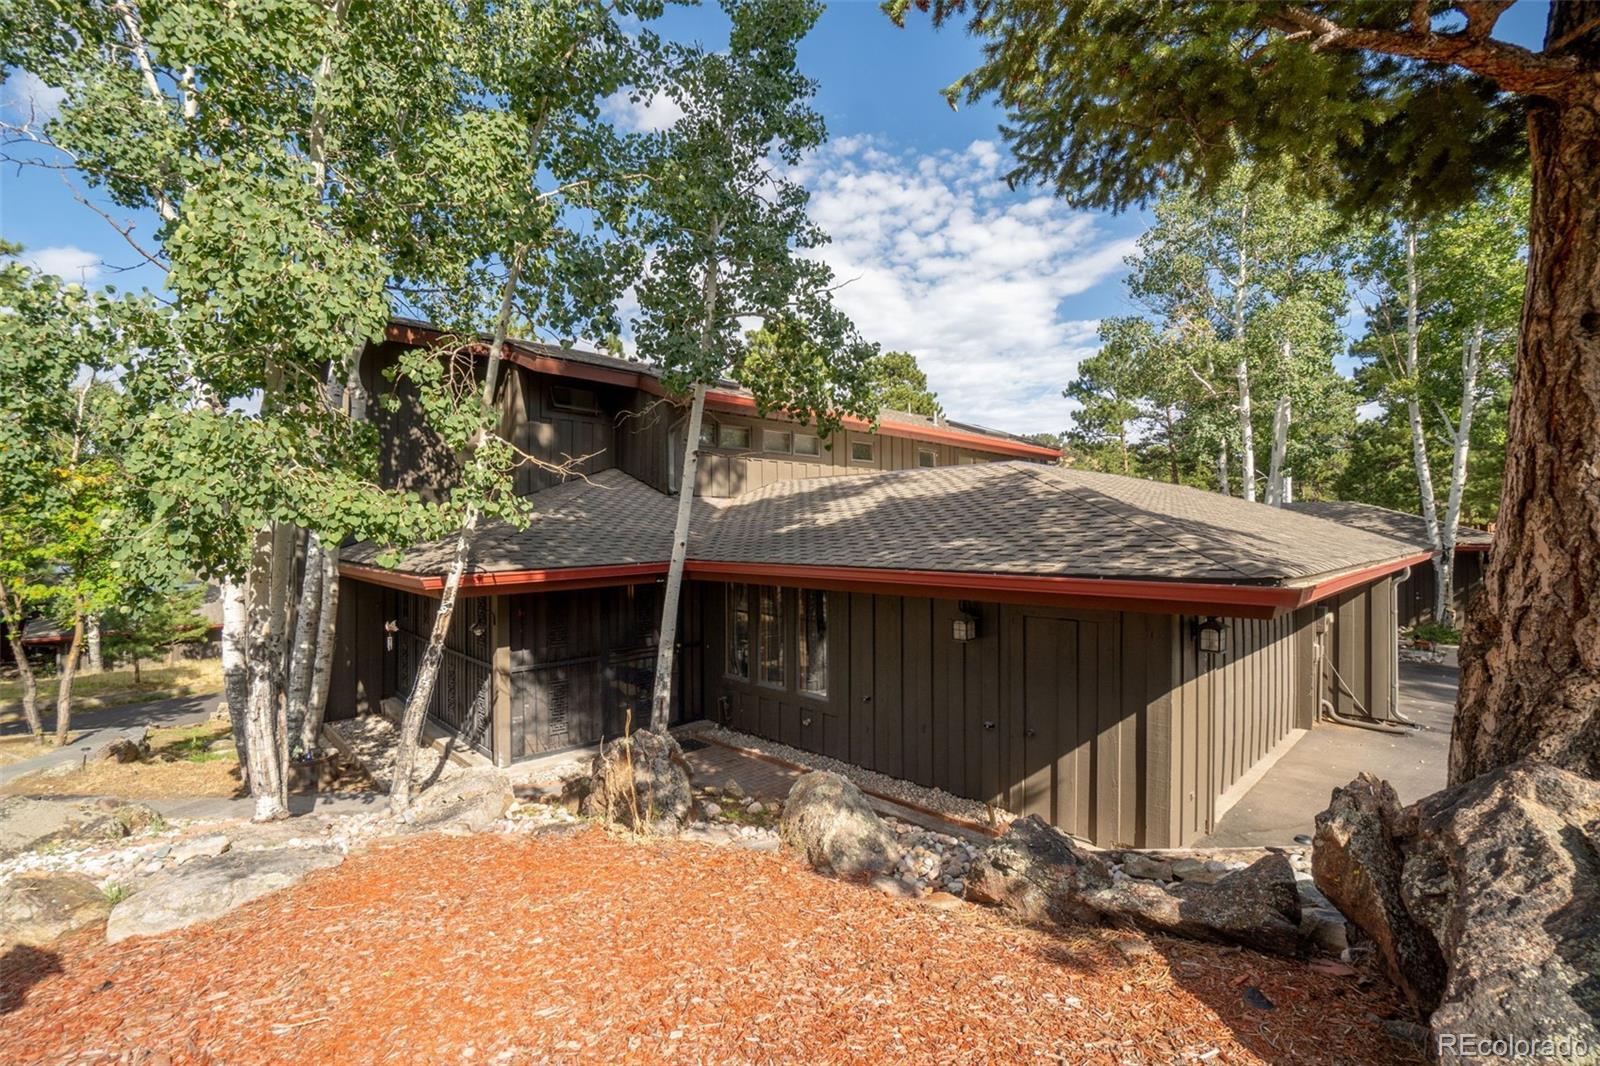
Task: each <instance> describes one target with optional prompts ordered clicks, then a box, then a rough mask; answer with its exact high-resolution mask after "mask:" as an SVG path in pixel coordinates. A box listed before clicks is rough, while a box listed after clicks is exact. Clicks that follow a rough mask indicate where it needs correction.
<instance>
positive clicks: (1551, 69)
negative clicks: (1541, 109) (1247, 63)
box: [1264, 7, 1583, 100]
mask: <svg viewBox="0 0 1600 1066" xmlns="http://www.w3.org/2000/svg"><path fill="white" fill-rule="evenodd" d="M1264 21H1265V23H1266V25H1269V26H1272V27H1274V28H1276V29H1279V30H1282V31H1284V32H1285V33H1291V34H1292V33H1297V32H1300V31H1309V32H1310V33H1311V35H1312V41H1311V45H1310V48H1311V50H1312V51H1313V52H1320V51H1323V50H1325V49H1332V50H1335V51H1342V52H1349V51H1367V52H1377V53H1379V54H1382V55H1392V56H1399V57H1401V58H1405V59H1420V60H1424V61H1426V62H1430V63H1442V64H1447V65H1450V66H1458V67H1461V68H1462V69H1464V70H1469V71H1471V72H1472V73H1474V74H1479V75H1482V76H1483V77H1485V78H1488V79H1489V80H1490V81H1492V82H1494V83H1495V84H1496V85H1498V86H1500V88H1502V89H1505V90H1506V91H1507V92H1514V93H1524V94H1536V95H1541V96H1549V97H1552V98H1554V99H1562V100H1566V99H1569V98H1575V97H1576V96H1578V94H1579V88H1580V82H1581V80H1582V78H1581V75H1582V73H1583V71H1582V68H1581V67H1580V65H1579V63H1578V61H1577V59H1576V58H1574V57H1566V58H1562V57H1556V56H1552V55H1549V54H1547V53H1538V52H1530V51H1528V49H1526V48H1522V47H1520V46H1518V45H1514V44H1508V43H1507V42H1505V41H1497V40H1494V39H1493V38H1489V37H1481V38H1480V37H1474V36H1472V35H1470V34H1469V33H1466V32H1461V33H1432V32H1424V33H1416V32H1408V31H1402V30H1378V29H1352V28H1350V27H1348V26H1341V25H1340V24H1339V23H1337V22H1335V21H1333V20H1332V19H1330V18H1328V17H1327V16H1325V15H1320V14H1317V13H1316V12H1314V11H1308V10H1306V9H1305V8H1302V7H1288V8H1284V9H1283V10H1282V11H1281V12H1279V13H1277V14H1269V15H1267V16H1266V17H1265V19H1264Z"/></svg>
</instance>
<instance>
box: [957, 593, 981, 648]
mask: <svg viewBox="0 0 1600 1066" xmlns="http://www.w3.org/2000/svg"><path fill="white" fill-rule="evenodd" d="M950 635H951V636H952V637H954V638H955V639H956V640H958V641H961V642H963V643H965V642H966V641H969V640H977V639H978V610H977V608H976V607H975V606H973V605H972V604H970V603H965V602H963V603H962V604H961V613H960V614H959V615H957V616H956V617H955V619H954V620H953V621H952V622H951V623H950Z"/></svg>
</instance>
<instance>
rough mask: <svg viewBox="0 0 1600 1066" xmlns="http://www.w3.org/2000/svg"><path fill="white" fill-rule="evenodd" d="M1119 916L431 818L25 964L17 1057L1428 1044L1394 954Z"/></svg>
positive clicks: (694, 1058) (845, 1054) (1344, 1054)
mask: <svg viewBox="0 0 1600 1066" xmlns="http://www.w3.org/2000/svg"><path fill="white" fill-rule="evenodd" d="M1118 936H1119V934H1115V933H1112V932H1109V931H1106V930H1098V929H1080V930H1074V931H1070V932H1068V933H1066V934H1052V933H1045V932H1040V931H1035V930H1031V929H1026V928H1021V927H1019V926H1017V925H1015V924H1013V923H1012V922H1010V921H1008V920H1006V919H1004V918H1003V917H1001V916H999V915H997V914H995V913H993V912H989V911H985V910H982V909H980V908H978V907H974V906H964V907H961V908H960V909H958V910H954V911H936V910H933V909H930V908H928V907H926V906H925V905H923V904H919V903H913V902H909V901H901V900H891V899H889V898H888V897H886V896H884V895H881V894H879V893H877V892H874V891H871V890H869V889H864V888H858V887H854V886H850V885H845V884H841V883H839V882H837V881H832V880H828V879H825V878H822V877H819V876H817V875H816V874H813V873H811V872H810V871H809V870H808V869H806V868H804V866H803V865H802V864H801V863H799V862H798V861H796V860H795V859H793V858H792V857H790V856H787V855H763V854H756V853H753V852H749V851H745V850H743V849H739V848H731V847H729V848H707V847H700V846H695V845H691V844H686V843H673V842H646V843H632V842H628V841H626V840H622V839H619V838H615V837H611V836H608V835H606V834H605V833H603V832H601V831H599V830H594V829H591V830H588V831H586V832H583V833H581V834H579V835H576V836H571V837H536V838H524V837H506V836H494V835H489V836H477V837H469V838H464V839H454V838H443V837H438V836H422V837H416V838H411V839H407V840H404V841H399V842H390V843H385V844H381V845H379V846H376V847H374V848H372V849H370V850H368V851H366V852H363V853H358V854H355V855H352V856H351V857H350V858H349V859H348V860H347V861H346V862H345V864H344V865H343V866H341V867H339V868H338V869H335V870H326V871H320V872H318V873H316V874H313V875H312V876H311V877H310V878H309V879H307V880H306V881H305V882H303V883H301V884H300V885H298V886H296V887H294V888H291V889H289V890H287V891H284V892H281V893H278V894H276V895H273V896H269V897H267V898H265V899H263V900H259V901H257V902H256V903H254V904H251V905H249V906H246V907H244V908H242V909H240V910H238V911H236V912H234V913H233V914H231V915H228V916H227V917H225V918H223V919H221V920H219V921H217V922H213V923H209V924H205V925H200V926H196V927H193V928H191V929H188V930H184V931H182V932H179V933H174V934H172V935H169V936H165V937H159V938H153V939H134V940H128V941H124V942H123V943H120V944H116V945H106V944H105V943H104V942H103V941H102V940H101V939H100V937H99V930H98V929H97V928H91V929H90V930H88V931H86V932H85V933H84V934H82V935H80V936H78V937H76V938H74V939H72V940H69V941H66V942H64V943H59V944H57V945H55V947H54V948H52V949H48V950H32V949H29V950H28V951H26V952H22V953H17V952H14V953H13V954H12V955H11V956H8V957H6V958H5V959H0V1014H3V1016H4V1018H5V1024H4V1025H3V1026H0V1061H5V1062H7V1063H17V1064H19V1066H20V1064H24V1063H63V1062H79V1061H88V1059H89V1056H90V1055H91V1053H93V1054H94V1055H95V1056H96V1061H107V1062H113V1061H115V1062H147V1061H153V1059H152V1058H151V1057H152V1056H156V1057H159V1058H160V1059H161V1060H162V1061H165V1062H170V1063H172V1064H174V1066H176V1064H184V1063H212V1062H228V1063H279V1062H283V1063H287V1062H339V1063H348V1064H361V1063H390V1062H405V1063H463V1062H475V1063H501V1064H505V1066H510V1064H525V1063H546V1062H572V1063H579V1062H583V1063H587V1062H596V1063H625V1062H701V1063H731V1062H739V1063H744V1062H805V1063H815V1064H829V1063H878V1062H941V1063H990V1062H1060V1061H1067V1062H1074V1063H1130V1064H1139V1063H1172V1062H1185V1061H1188V1062H1196V1061H1198V1062H1211V1063H1275V1064H1276V1063H1317V1064H1338V1063H1346V1064H1356V1063H1361V1064H1380V1063H1388V1062H1407V1063H1417V1062H1420V1061H1421V1060H1420V1059H1419V1058H1418V1057H1417V1056H1416V1055H1415V1054H1413V1053H1412V1052H1411V1051H1410V1049H1407V1048H1404V1047H1402V1046H1400V1045H1398V1044H1395V1043H1394V1042H1392V1041H1391V1040H1390V1039H1389V1038H1388V1037H1386V1036H1385V1035H1384V1033H1383V1030H1382V1028H1381V1026H1380V1025H1379V1024H1378V1023H1377V1022H1376V1021H1375V1020H1373V1018H1372V1014H1377V1015H1380V1016H1381V1015H1385V1014H1388V1013H1390V1012H1392V1011H1394V1010H1395V1009H1396V1004H1397V998H1396V995H1395V993H1394V990H1393V989H1392V988H1391V987H1389V986H1388V985H1387V984H1385V983H1384V982H1382V981H1381V979H1378V978H1375V977H1374V976H1373V975H1372V974H1370V973H1362V974H1360V975H1358V976H1336V975H1330V974H1327V973H1321V972H1318V971H1317V970H1314V969H1312V968H1310V967H1309V966H1308V965H1307V964H1306V963H1304V962H1301V961H1296V960H1290V959H1279V958H1270V957H1267V956H1262V955H1256V954H1253V953H1251V952H1247V951H1239V950H1237V949H1234V950H1229V949H1226V948H1221V947H1218V946H1216V945H1206V944H1195V943H1188V942H1184V941H1178V940H1166V939H1160V938H1157V939H1154V940H1153V941H1152V944H1153V946H1154V948H1155V950H1154V951H1152V952H1151V953H1149V954H1147V955H1144V956H1142V957H1137V958H1132V959H1128V958H1124V957H1123V955H1122V953H1121V952H1120V951H1118V950H1117V949H1116V948H1115V947H1114V946H1113V941H1114V940H1115V939H1116V938H1117V937H1118ZM1252 990H1259V993H1260V994H1262V995H1264V996H1265V997H1266V998H1267V999H1268V1000H1270V1001H1271V1003H1272V1004H1273V1009H1270V1010H1268V1009H1263V1008H1261V1007H1259V1006H1252V1005H1251V1003H1250V1001H1249V1000H1247V999H1246V994H1247V993H1248V992H1250V991H1252ZM1257 1002H1259V1001H1257Z"/></svg>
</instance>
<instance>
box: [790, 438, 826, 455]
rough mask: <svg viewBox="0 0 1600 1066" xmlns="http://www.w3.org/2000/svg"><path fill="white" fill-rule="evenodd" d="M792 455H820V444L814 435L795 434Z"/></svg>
mask: <svg viewBox="0 0 1600 1066" xmlns="http://www.w3.org/2000/svg"><path fill="white" fill-rule="evenodd" d="M794 453H795V454H796V455H821V454H822V442H821V441H819V440H817V435H816V434H815V433H796V434H795V435H794Z"/></svg>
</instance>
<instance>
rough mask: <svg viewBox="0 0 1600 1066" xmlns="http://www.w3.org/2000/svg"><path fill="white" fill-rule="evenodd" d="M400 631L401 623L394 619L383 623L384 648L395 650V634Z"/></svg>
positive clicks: (385, 649)
mask: <svg viewBox="0 0 1600 1066" xmlns="http://www.w3.org/2000/svg"><path fill="white" fill-rule="evenodd" d="M398 632H400V623H399V622H396V621H394V620H393V619H391V620H389V621H387V622H385V623H383V650H384V651H394V635H395V634H396V633H398Z"/></svg>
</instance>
